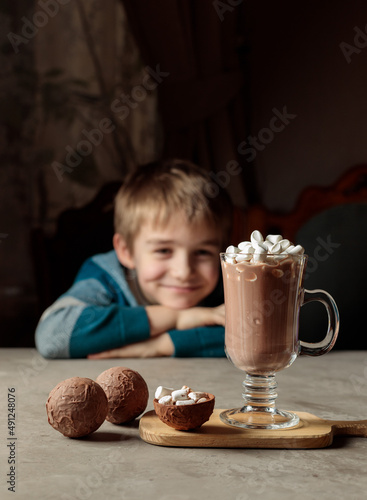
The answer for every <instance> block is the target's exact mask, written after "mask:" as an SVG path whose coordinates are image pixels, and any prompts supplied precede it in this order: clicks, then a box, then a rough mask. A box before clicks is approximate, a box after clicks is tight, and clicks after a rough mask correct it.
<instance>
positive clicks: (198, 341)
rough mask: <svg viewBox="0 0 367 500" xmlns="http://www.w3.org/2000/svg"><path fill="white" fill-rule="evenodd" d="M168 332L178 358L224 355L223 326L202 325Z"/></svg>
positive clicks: (217, 356)
mask: <svg viewBox="0 0 367 500" xmlns="http://www.w3.org/2000/svg"><path fill="white" fill-rule="evenodd" d="M168 334H169V335H170V337H171V340H172V343H173V345H174V354H173V355H174V356H175V357H178V358H206V357H208V358H209V357H215V358H219V357H224V356H225V351H224V327H223V326H220V325H217V326H202V327H198V328H192V329H189V330H170V331H169V332H168Z"/></svg>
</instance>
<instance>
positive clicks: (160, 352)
mask: <svg viewBox="0 0 367 500" xmlns="http://www.w3.org/2000/svg"><path fill="white" fill-rule="evenodd" d="M173 351H174V346H173V342H172V340H171V337H170V336H169V335H168V333H163V334H162V335H158V336H156V337H151V338H150V339H148V340H143V341H142V342H136V343H134V344H129V345H126V346H124V347H118V348H117V349H111V350H109V351H103V352H99V353H96V354H89V355H88V359H109V358H155V357H160V356H171V355H172V354H173Z"/></svg>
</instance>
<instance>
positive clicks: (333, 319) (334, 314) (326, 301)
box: [299, 290, 339, 356]
mask: <svg viewBox="0 0 367 500" xmlns="http://www.w3.org/2000/svg"><path fill="white" fill-rule="evenodd" d="M314 301H318V302H321V303H322V304H323V305H324V306H325V307H326V311H327V315H328V329H327V333H326V336H325V338H324V340H322V341H321V342H315V343H310V342H303V341H302V340H300V351H299V354H300V355H306V356H321V355H322V354H326V353H327V352H329V351H330V349H332V347H333V346H334V344H335V341H336V339H337V336H338V332H339V311H338V307H337V305H336V303H335V300H334V299H333V298H332V296H331V295H330V294H329V293H327V292H325V291H324V290H304V299H303V303H302V306H303V305H304V304H307V303H308V302H314Z"/></svg>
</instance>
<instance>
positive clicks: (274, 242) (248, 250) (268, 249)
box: [226, 230, 305, 272]
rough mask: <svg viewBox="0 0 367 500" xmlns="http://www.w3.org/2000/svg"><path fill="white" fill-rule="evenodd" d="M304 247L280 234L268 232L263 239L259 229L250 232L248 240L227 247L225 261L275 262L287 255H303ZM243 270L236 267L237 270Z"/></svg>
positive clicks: (237, 262)
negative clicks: (294, 243)
mask: <svg viewBox="0 0 367 500" xmlns="http://www.w3.org/2000/svg"><path fill="white" fill-rule="evenodd" d="M304 251H305V250H304V248H303V247H302V246H301V245H293V243H291V242H290V241H289V240H287V239H286V238H283V236H282V235H281V234H268V235H267V236H266V238H265V239H264V237H263V235H262V234H261V232H260V231H258V230H255V231H253V232H252V233H251V237H250V241H241V242H240V243H239V244H238V246H237V247H235V246H234V245H231V246H229V247H228V248H227V250H226V253H228V254H232V255H226V262H229V263H231V264H241V262H249V263H261V262H264V263H269V264H276V263H277V262H279V261H280V260H283V259H286V258H287V256H288V255H303V254H304ZM241 271H243V269H242V268H238V272H241Z"/></svg>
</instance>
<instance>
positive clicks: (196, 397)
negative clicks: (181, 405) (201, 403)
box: [189, 392, 205, 401]
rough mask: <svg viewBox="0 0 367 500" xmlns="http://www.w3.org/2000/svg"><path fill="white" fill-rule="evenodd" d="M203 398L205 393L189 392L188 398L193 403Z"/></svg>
mask: <svg viewBox="0 0 367 500" xmlns="http://www.w3.org/2000/svg"><path fill="white" fill-rule="evenodd" d="M203 397H205V392H189V398H190V399H193V400H194V401H197V400H199V399H200V398H203Z"/></svg>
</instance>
